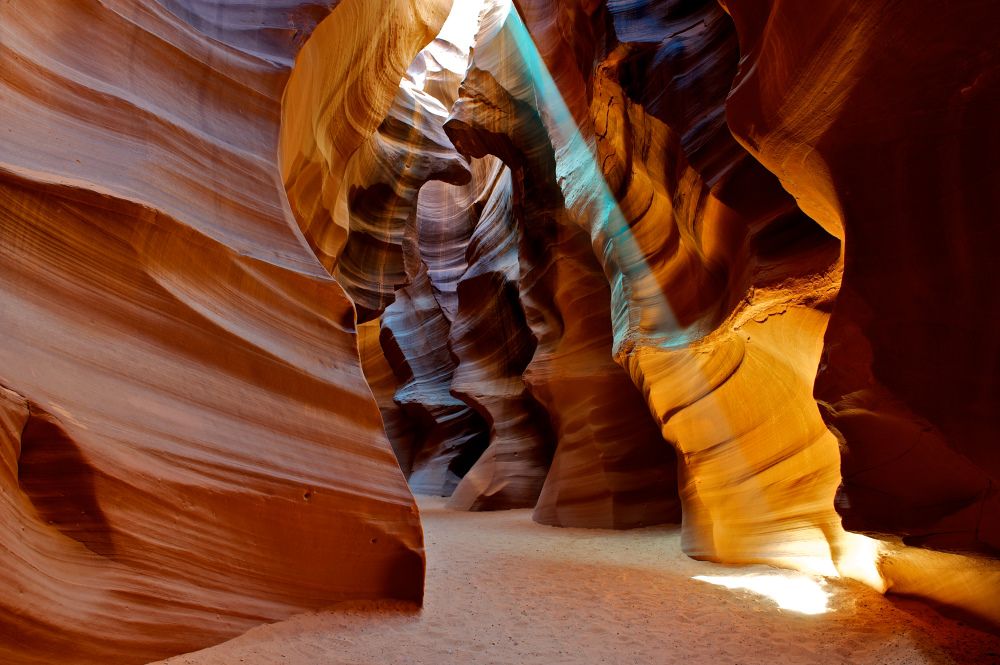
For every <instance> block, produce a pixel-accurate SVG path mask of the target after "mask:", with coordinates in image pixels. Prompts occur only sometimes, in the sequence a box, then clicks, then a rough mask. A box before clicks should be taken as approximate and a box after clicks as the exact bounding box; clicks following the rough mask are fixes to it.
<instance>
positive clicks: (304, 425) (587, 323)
mask: <svg viewBox="0 0 1000 665" xmlns="http://www.w3.org/2000/svg"><path fill="white" fill-rule="evenodd" d="M992 4H993V3H988V2H985V1H983V0H958V1H957V2H951V3H945V5H941V3H934V4H931V3H930V2H926V1H924V0H921V1H919V2H917V3H915V4H910V5H906V6H903V3H900V2H898V1H894V0H871V1H862V0H847V1H846V2H834V1H833V0H817V2H812V3H802V2H796V0H722V1H721V2H720V1H717V0H683V1H682V0H659V1H656V0H605V1H603V2H602V1H601V0H517V1H516V2H511V1H510V0H476V1H472V0H469V1H466V0H461V1H456V2H455V3H454V7H452V3H451V2H449V1H448V0H340V2H337V1H336V0H325V1H316V0H310V1H305V0H280V1H278V2H265V1H264V0H250V1H249V2H240V3H235V2H218V3H202V2H194V1H192V0H129V1H125V0H101V1H98V0H80V1H77V2H71V3H60V2H56V1H55V0H42V1H40V2H37V1H36V2H28V1H27V0H12V1H10V2H6V3H3V4H0V139H2V143H0V254H2V259H0V325H2V327H3V333H4V343H3V344H2V345H0V460H2V465H0V490H2V492H0V511H2V513H3V515H2V520H0V545H2V548H0V552H3V557H4V558H3V561H2V562H0V563H2V564H3V565H2V572H0V589H3V592H2V594H0V638H2V639H0V660H3V661H4V662H12V663H49V662H54V661H55V662H59V661H66V662H79V663H116V662H145V661H148V660H151V659H154V658H156V657H158V656H163V655H169V654H172V653H178V652H182V651H187V650H191V649H194V648H197V647H200V646H203V645H207V644H210V643H212V642H215V641H219V640H221V639H223V638H225V637H227V636H230V635H233V634H236V633H238V632H240V631H242V630H244V629H246V628H247V627H249V626H251V625H254V624H255V623H259V622H262V621H268V620H273V619H277V618H281V617H284V616H287V615H288V614H290V613H292V612H294V611H297V610H302V609H307V608H313V607H318V606H322V605H326V604H330V603H332V602H335V601H337V600H342V599H350V598H362V597H394V598H405V599H419V598H420V596H421V593H422V581H423V566H424V562H423V548H422V534H421V529H420V525H419V519H418V516H417V512H416V508H415V505H414V503H413V500H412V497H411V495H410V491H409V489H408V488H407V483H406V480H409V483H410V485H411V486H412V488H413V490H414V491H418V492H421V493H427V494H435V495H442V496H449V495H450V497H451V498H450V499H449V506H450V507H451V508H453V509H461V510H496V509H503V508H515V507H517V508H533V509H534V513H533V514H534V518H535V520H536V521H539V522H542V523H545V524H552V525H561V526H584V527H610V528H627V527H634V526H640V525H646V524H653V523H659V522H669V521H676V520H679V519H682V520H683V529H682V546H683V549H684V552H685V553H687V554H689V555H691V556H694V557H697V558H701V559H708V560H715V561H722V562H729V563H740V562H742V563H751V562H764V563H770V564H778V565H783V566H791V567H796V568H800V569H803V570H807V571H810V572H816V573H821V574H826V575H844V576H850V577H855V578H858V579H861V580H863V581H865V582H867V583H868V584H871V585H872V586H875V587H876V588H879V589H885V588H886V587H892V588H894V589H895V590H897V591H900V592H904V593H912V594H917V595H923V596H926V597H930V598H934V599H936V600H940V601H943V602H948V603H951V604H954V605H959V606H961V607H964V608H966V609H971V610H973V611H975V612H977V613H979V614H980V615H982V616H987V617H990V618H992V619H994V620H995V621H997V622H998V623H1000V605H998V604H997V602H996V598H997V597H998V594H1000V566H998V565H997V561H996V558H995V557H996V556H997V555H998V554H1000V453H998V450H997V448H996V436H997V432H998V431H1000V422H998V418H1000V395H998V389H997V382H996V377H997V376H998V375H1000V366H998V364H997V358H1000V353H998V348H997V344H998V342H997V340H998V339H1000V313H998V312H1000V306H998V305H1000V303H997V296H996V293H995V291H996V289H995V282H996V280H995V279H994V278H993V275H992V270H993V266H992V260H991V254H990V252H991V251H992V248H993V247H995V246H996V245H997V243H998V241H1000V238H997V237H996V236H997V234H998V233H1000V232H998V231H997V230H996V228H995V225H994V224H990V223H988V221H989V220H990V219H992V218H993V217H994V216H995V211H996V210H997V207H998V203H1000V201H998V200H997V194H996V193H997V192H998V191H1000V186H998V185H1000V183H998V182H997V172H996V168H995V166H994V164H993V161H994V158H993V156H994V155H995V154H997V152H998V149H1000V139H998V133H997V131H996V129H995V127H994V123H993V117H992V116H993V115H995V109H996V107H997V99H998V97H1000V95H998V92H1000V91H998V86H1000V75H998V72H1000V52H998V50H997V48H996V44H997V43H1000V40H998V38H1000V34H998V29H997V27H996V26H997V25H998V23H997V21H996V20H995V19H996V16H995V15H996V10H995V8H993V7H992ZM991 112H992V113H991ZM362 367H363V370H364V371H363V372H362ZM366 381H367V384H366ZM394 453H395V454H394ZM845 527H846V528H845ZM862 533H864V534H869V535H878V536H879V539H875V538H870V537H867V536H864V535H860V534H862ZM908 545H916V546H920V547H919V548H915V547H907V546H908ZM969 553H975V554H978V555H983V558H976V559H973V558H970V557H968V556H967V555H968V554H969ZM990 557H993V558H990Z"/></svg>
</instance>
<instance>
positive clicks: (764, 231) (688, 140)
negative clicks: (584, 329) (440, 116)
mask: <svg viewBox="0 0 1000 665" xmlns="http://www.w3.org/2000/svg"><path fill="white" fill-rule="evenodd" d="M543 5H545V6H543ZM519 6H520V7H521V9H522V10H523V12H524V17H525V19H524V20H525V22H526V25H525V24H522V23H521V21H520V19H519V18H518V16H517V14H516V13H509V14H507V15H506V16H505V17H504V18H503V19H502V25H500V27H497V28H496V29H495V31H494V34H493V35H492V36H491V38H490V41H489V42H488V43H485V42H484V40H482V39H481V40H480V42H479V44H478V45H477V49H476V51H475V58H474V63H473V64H474V65H475V67H477V68H478V70H476V69H473V70H470V73H469V75H468V76H467V78H466V81H465V83H464V85H463V94H464V95H465V96H464V97H463V98H461V99H460V100H459V102H458V104H457V105H456V106H455V108H454V109H453V111H452V120H450V121H449V123H448V125H447V126H446V127H447V129H448V131H449V135H450V136H452V139H453V141H455V142H456V145H457V146H458V147H459V149H460V150H465V151H468V152H472V153H473V154H475V151H476V150H479V151H484V150H489V151H492V152H493V153H494V154H498V155H500V156H502V157H504V158H505V159H506V160H507V161H509V162H511V163H515V162H517V161H521V162H523V163H526V164H527V165H528V169H530V170H528V173H529V175H527V176H526V177H524V181H525V183H526V184H525V188H526V189H527V188H528V187H534V188H536V189H538V188H539V187H542V186H543V185H544V184H545V183H548V187H549V190H548V192H546V191H545V190H542V191H541V192H533V191H531V190H528V191H529V193H528V195H526V196H525V199H526V200H527V201H529V202H530V205H533V206H535V207H538V205H539V204H538V202H539V201H541V202H545V201H550V202H551V203H549V204H548V205H549V208H550V209H548V210H543V211H542V212H541V214H539V213H535V214H536V216H541V217H543V218H550V219H552V220H553V221H554V222H556V223H555V224H553V225H552V226H553V227H554V228H556V229H558V230H559V231H558V232H559V234H561V236H562V237H566V238H567V239H569V238H572V237H573V236H574V235H576V237H577V238H578V240H575V241H572V240H566V241H564V242H565V243H566V245H567V249H566V250H565V253H566V254H567V255H569V256H573V257H579V258H578V259H577V261H578V262H579V263H580V264H581V265H583V266H586V265H587V260H585V259H584V258H583V255H584V254H589V255H590V256H595V257H596V258H597V259H598V260H599V262H598V263H596V264H594V263H593V260H592V259H591V260H590V264H591V266H592V267H585V268H580V267H577V268H575V269H573V270H572V271H570V270H567V271H566V272H567V273H570V272H572V274H573V275H574V279H575V280H576V282H577V285H576V287H575V288H573V289H572V292H573V293H587V292H588V291H593V288H592V287H590V288H588V287H587V286H585V285H586V284H587V281H586V279H587V277H586V275H588V274H592V275H597V276H601V277H602V278H603V279H604V280H608V279H610V284H611V289H610V292H607V295H606V296H605V297H607V298H608V299H609V301H608V302H609V305H610V314H611V317H610V321H608V320H606V322H605V323H604V326H607V328H606V331H607V332H605V333H604V335H606V337H605V338H604V339H605V340H606V342H604V344H605V346H604V347H603V350H601V351H599V352H597V353H600V354H601V355H603V356H604V357H607V355H611V356H612V357H614V358H615V359H616V360H617V361H618V362H619V363H620V364H621V365H622V366H623V367H625V368H626V369H627V370H628V372H629V373H630V374H631V377H632V379H633V381H634V382H635V384H636V385H637V386H638V387H639V389H640V390H641V392H642V394H643V395H644V396H645V397H646V401H647V409H648V411H650V412H651V413H652V415H653V416H654V417H655V418H656V420H657V421H658V424H659V426H660V430H661V433H660V434H661V436H656V434H652V435H651V436H650V437H649V441H650V443H651V444H654V443H655V447H659V448H660V449H662V450H667V448H668V446H670V445H671V444H673V447H674V448H676V450H677V451H678V452H679V464H680V469H679V471H680V493H681V494H680V498H681V501H682V502H683V508H684V511H683V512H684V522H683V523H684V537H685V540H684V542H685V549H686V551H687V552H688V553H690V554H692V555H695V556H699V557H705V558H711V559H717V560H724V561H771V562H778V563H786V564H791V565H796V566H800V567H804V568H808V569H811V570H819V571H823V572H831V571H833V564H834V562H833V561H832V558H834V557H836V553H832V551H831V550H834V551H836V550H837V549H838V548H840V547H841V545H842V543H841V540H842V536H843V532H842V531H841V530H840V528H839V524H838V517H837V515H836V513H835V512H834V509H833V497H834V493H835V490H836V487H837V483H838V481H839V475H838V468H837V442H836V439H835V438H834V436H833V435H832V434H831V433H830V432H829V431H828V430H827V429H826V427H825V425H824V423H823V421H822V419H821V417H820V413H819V410H818V408H817V406H816V403H815V400H814V399H813V397H812V380H813V377H814V376H815V371H816V366H817V364H818V361H819V353H820V350H821V346H822V335H823V331H824V327H825V324H826V320H827V315H828V311H829V307H830V305H831V303H832V300H833V297H834V296H835V294H836V287H837V281H838V272H837V267H838V256H839V249H838V243H837V242H836V240H835V239H834V238H832V237H831V236H830V235H829V234H827V233H826V232H825V231H824V230H823V229H822V228H820V227H819V226H818V225H817V224H816V223H815V222H813V221H812V220H810V219H809V218H808V217H806V216H805V215H804V214H802V213H801V212H800V211H799V210H798V208H797V207H796V206H795V204H794V201H793V200H792V199H791V197H790V196H788V195H787V194H786V193H785V192H784V191H783V190H782V189H781V187H780V184H779V183H778V181H777V179H776V178H774V176H773V175H771V174H769V173H768V172H767V171H766V170H765V169H764V168H763V167H761V166H760V165H759V164H758V163H757V162H756V161H755V160H753V159H752V157H751V156H750V155H748V154H747V153H746V151H745V150H743V149H742V148H741V147H740V146H739V144H737V143H736V141H735V140H734V139H733V138H732V136H731V135H730V134H729V132H728V130H727V128H726V125H725V111H724V102H725V97H726V94H727V92H728V89H729V85H730V84H731V81H732V78H733V76H734V74H735V71H736V59H737V44H736V35H735V32H734V31H733V28H732V23H731V21H730V20H729V18H728V17H727V16H726V15H725V14H724V13H723V12H722V10H721V9H720V8H719V7H718V6H717V5H716V4H715V3H712V2H704V3H659V4H656V5H653V4H649V5H646V4H644V3H635V2H632V3H609V5H608V7H607V12H608V13H605V11H604V10H603V9H598V10H596V11H595V10H593V9H591V10H589V11H588V10H587V9H586V8H585V7H584V6H583V5H580V4H577V3H572V2H566V3H561V4H560V11H559V12H557V13H555V14H554V15H553V13H552V12H551V11H549V10H550V7H548V3H530V2H525V3H521V4H520V5H519ZM498 23H500V21H499V20H498ZM566 25H573V26H575V28H576V29H574V30H573V31H569V30H566V29H564V28H563V27H561V26H566ZM606 25H610V26H611V27H612V33H611V34H604V32H603V31H604V26H606ZM529 31H530V34H531V36H530V37H529ZM565 40H576V41H572V42H570V43H566V42H565ZM536 44H537V45H538V46H537V48H538V50H536ZM598 44H606V45H607V47H606V51H605V52H599V51H596V49H597V48H598V47H597V46H596V45H598ZM602 48H603V47H602ZM571 56H576V58H577V61H576V62H572V61H570V62H567V58H570V57H571ZM587 68H590V69H587ZM550 73H551V77H550ZM536 108H537V110H535V109H536ZM533 114H535V115H534V117H535V118H537V119H536V120H535V121H534V124H532V122H531V117H532V116H533ZM465 128H469V129H465ZM459 130H462V131H463V132H465V133H466V134H473V135H474V136H472V137H467V136H463V135H461V134H460V131H459ZM498 137H499V138H498ZM546 151H548V152H547V153H546ZM539 183H542V184H541V185H540V184H539ZM529 210H530V209H529ZM530 226H531V227H532V228H538V227H540V226H541V225H540V224H538V223H534V224H531V225H530ZM574 242H575V243H578V244H577V245H576V246H577V247H580V248H581V250H580V252H579V253H574V252H573V250H572V249H569V248H570V247H573V246H574V245H573V243H574ZM554 244H555V243H553V242H552V241H551V240H548V241H547V240H546V239H545V238H543V237H539V238H537V239H536V240H534V241H533V243H532V245H533V246H534V247H545V246H553V245H554ZM602 273H603V274H602ZM563 311H566V312H572V313H573V314H575V315H576V317H579V316H580V315H579V314H578V313H579V312H581V311H586V312H594V311H596V308H594V307H564V309H563ZM573 314H570V315H569V317H568V319H569V320H570V321H573V319H574V316H573ZM570 325H571V324H570V323H567V329H570ZM577 325H578V326H587V324H586V323H577ZM589 328H590V329H589V331H588V333H587V337H588V338H589V339H593V340H596V339H598V338H599V336H598V335H595V332H594V331H595V330H597V326H596V323H591V324H590V326H589ZM571 339H572V338H571ZM597 353H595V355H597ZM593 366H596V365H593ZM527 376H528V377H529V382H530V369H529V374H528V375H527ZM614 392H615V393H617V394H624V393H625V391H624V390H623V389H621V388H616V389H615V390H614ZM582 410H584V411H586V409H585V408H584V409H582ZM629 421H630V422H641V418H638V417H630V418H629ZM606 422H610V421H606ZM633 431H635V430H634V429H633ZM602 439H603V438H602ZM664 439H665V440H664ZM615 450H616V451H622V450H623V448H621V447H617V448H615ZM597 457H599V458H600V459H604V460H607V459H608V457H609V456H608V455H607V454H604V455H599V456H597ZM558 462H559V453H558V452H557V455H556V460H555V462H554V464H553V470H554V471H555V470H556V469H557V463H558ZM623 466H625V467H626V468H628V467H627V465H623ZM582 467H583V465H582V464H579V463H577V464H574V465H571V466H570V467H569V468H570V469H572V470H571V471H570V472H569V473H568V475H567V477H565V478H561V479H560V478H559V477H558V476H557V475H555V474H554V473H550V476H549V478H550V480H552V481H554V487H560V486H564V487H568V486H570V484H571V483H572V482H580V483H585V482H588V481H589V478H588V475H587V474H586V473H581V471H580V470H581V468H582ZM604 475H605V477H614V474H604ZM629 485H630V486H631V487H634V488H638V487H640V486H641V485H639V484H637V483H636V482H635V479H630V480H629ZM544 498H545V493H544V492H543V499H544ZM543 506H544V504H540V506H539V510H538V512H537V513H536V514H544V513H543ZM543 519H544V518H543Z"/></svg>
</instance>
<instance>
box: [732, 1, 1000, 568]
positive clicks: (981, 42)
mask: <svg viewBox="0 0 1000 665" xmlns="http://www.w3.org/2000/svg"><path fill="white" fill-rule="evenodd" d="M724 4H725V5H726V7H727V8H728V10H729V12H730V13H731V14H732V16H733V19H734V20H735V22H736V26H737V28H738V31H739V35H740V42H741V51H742V52H743V53H744V54H745V57H744V62H743V64H742V65H741V69H740V76H739V77H738V78H737V80H736V84H735V87H734V91H733V95H732V97H731V98H730V100H729V103H728V113H729V121H730V125H731V127H732V129H733V131H734V133H735V134H736V135H737V136H739V137H740V139H741V140H742V141H743V142H744V143H745V144H746V146H747V148H748V149H749V150H750V151H752V152H753V153H754V155H755V156H757V157H758V158H759V159H760V160H761V161H762V163H763V164H764V165H766V166H767V167H768V168H769V169H771V170H772V171H774V172H775V173H776V174H777V175H778V176H779V177H780V178H781V181H782V184H783V185H784V187H785V188H786V189H788V191H789V192H791V193H792V194H793V195H795V197H796V198H797V199H798V201H799V204H800V205H801V206H802V208H803V210H805V211H806V212H807V213H809V214H810V215H811V216H812V217H813V218H814V219H816V220H817V221H818V222H819V223H820V224H822V225H823V226H824V227H826V228H827V229H829V230H830V232H831V233H833V234H835V235H837V236H838V237H841V238H843V239H844V281H843V285H842V287H841V293H840V297H839V298H838V300H837V305H836V308H835V310H834V312H833V317H832V319H831V321H830V327H829V330H828V331H827V334H826V340H825V349H824V361H823V365H822V367H821V369H820V372H819V376H818V377H817V380H816V397H817V398H818V399H819V400H821V402H822V404H823V407H824V414H825V417H826V419H827V421H828V422H829V424H830V426H831V427H832V428H834V429H835V431H836V432H837V433H838V436H839V437H840V439H841V442H842V450H843V453H844V454H843V459H842V467H843V484H842V486H841V488H840V493H839V495H838V499H837V507H838V510H839V511H840V513H841V515H843V517H844V523H845V525H846V526H847V527H848V528H850V529H855V530H861V531H876V532H883V533H884V532H891V533H896V534H900V535H902V536H904V540H905V541H906V542H909V543H913V544H920V545H926V546H931V547H935V548H943V549H953V550H960V551H970V550H971V551H979V552H983V553H989V554H992V555H993V556H996V555H998V554H1000V449H998V447H997V432H998V430H1000V388H998V382H997V377H998V376H1000V373H998V371H997V370H998V367H1000V366H998V365H997V362H998V361H997V359H998V357H1000V356H998V344H1000V342H998V340H1000V306H998V305H1000V303H998V300H997V298H998V295H997V289H996V288H995V287H996V275H995V270H996V268H995V265H994V263H995V262H994V261H993V259H992V248H993V247H995V246H996V243H997V242H998V240H1000V235H998V234H1000V231H998V229H997V226H996V224H993V223H991V222H990V221H989V220H991V219H993V218H995V217H996V211H997V209H998V207H1000V206H998V203H1000V200H998V198H997V196H998V195H997V192H998V191H1000V187H998V185H1000V179H998V175H997V169H996V154H997V149H998V147H1000V134H998V132H997V130H996V127H995V122H994V116H995V115H996V109H997V100H998V97H1000V76H998V72H1000V52H998V50H997V48H996V45H997V43H998V38H1000V30H998V28H997V20H996V19H997V12H996V6H995V5H993V4H991V3H988V2H978V1H974V0H972V1H963V2H956V3H949V4H948V5H946V6H940V5H937V4H933V3H928V2H918V3H913V4H908V5H907V6H906V7H902V6H900V5H899V4H898V3H893V2H885V1H877V2H819V3H810V5H809V8H808V10H806V8H805V7H804V6H801V5H799V4H797V3H795V2H787V1H780V0H779V1H774V2H770V1H769V2H743V1H740V0H727V1H726V2H725V3H724ZM917 45H919V46H917Z"/></svg>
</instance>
